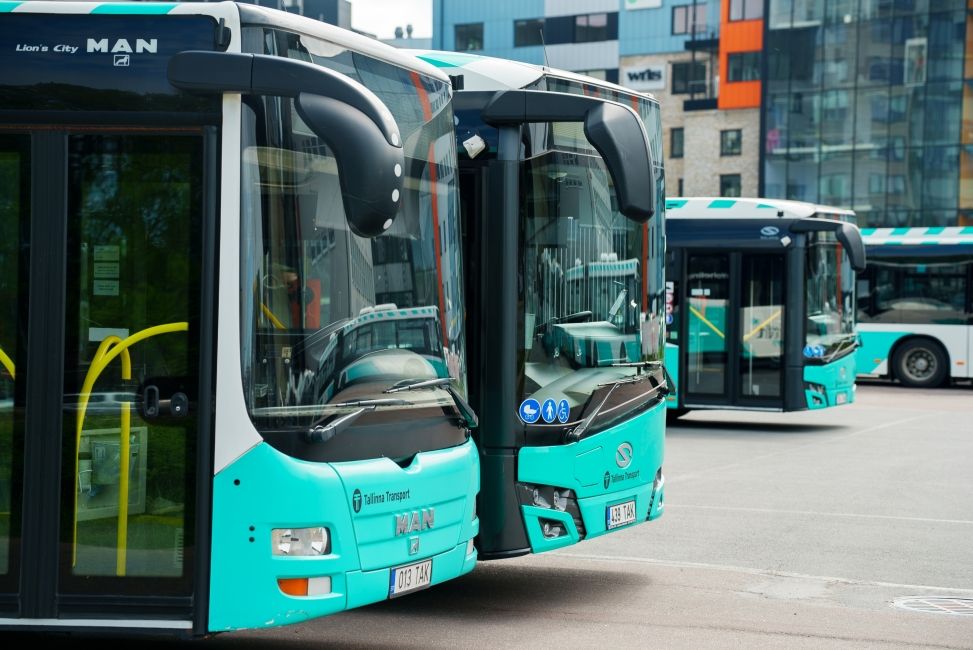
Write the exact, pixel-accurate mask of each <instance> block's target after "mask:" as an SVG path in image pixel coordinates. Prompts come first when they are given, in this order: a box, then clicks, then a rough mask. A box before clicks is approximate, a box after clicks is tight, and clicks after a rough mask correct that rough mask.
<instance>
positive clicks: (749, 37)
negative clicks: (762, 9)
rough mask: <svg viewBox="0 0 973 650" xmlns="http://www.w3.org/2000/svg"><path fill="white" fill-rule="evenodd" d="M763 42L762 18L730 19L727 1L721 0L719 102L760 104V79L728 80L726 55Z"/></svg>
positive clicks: (758, 46)
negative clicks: (732, 81) (730, 81)
mask: <svg viewBox="0 0 973 650" xmlns="http://www.w3.org/2000/svg"><path fill="white" fill-rule="evenodd" d="M763 46H764V21H763V20H733V21H731V20H730V3H729V1H728V0H723V6H722V8H721V11H720V96H719V100H718V104H717V105H718V106H719V108H721V109H725V108H759V107H760V82H759V81H737V82H734V83H729V82H727V78H728V75H727V73H728V72H729V56H730V54H732V53H734V52H760V51H762V50H763Z"/></svg>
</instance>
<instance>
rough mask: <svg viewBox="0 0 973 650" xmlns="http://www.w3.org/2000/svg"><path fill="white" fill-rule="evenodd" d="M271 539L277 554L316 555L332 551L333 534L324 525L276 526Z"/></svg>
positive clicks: (274, 551)
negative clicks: (302, 526) (311, 526)
mask: <svg viewBox="0 0 973 650" xmlns="http://www.w3.org/2000/svg"><path fill="white" fill-rule="evenodd" d="M270 540H271V552H272V553H273V554H274V555H275V556H288V557H316V556H319V555H327V554H328V553H330V552H331V535H329V534H328V529H327V528H325V527H324V526H316V527H314V528H274V529H273V530H272V531H271V534H270Z"/></svg>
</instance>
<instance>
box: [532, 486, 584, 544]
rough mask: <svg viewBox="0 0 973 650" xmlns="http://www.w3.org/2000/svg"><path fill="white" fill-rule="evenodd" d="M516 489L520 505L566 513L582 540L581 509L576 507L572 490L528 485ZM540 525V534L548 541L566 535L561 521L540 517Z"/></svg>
mask: <svg viewBox="0 0 973 650" xmlns="http://www.w3.org/2000/svg"><path fill="white" fill-rule="evenodd" d="M517 487H518V495H519V498H520V504H521V505H525V506H534V507H537V508H544V509H546V510H554V511H557V512H566V513H567V514H569V515H571V519H573V520H574V526H575V528H577V529H578V536H579V538H580V539H584V537H585V533H586V531H585V527H584V521H582V519H581V509H580V508H579V507H578V498H577V496H576V495H575V493H574V490H571V489H569V488H561V487H555V486H552V485H532V484H530V483H518V484H517ZM540 525H541V532H543V533H544V537H546V538H548V539H553V538H555V537H561V536H562V535H566V534H567V530H566V527H565V525H564V521H563V520H558V519H548V518H546V517H541V518H540Z"/></svg>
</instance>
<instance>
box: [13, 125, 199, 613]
mask: <svg viewBox="0 0 973 650" xmlns="http://www.w3.org/2000/svg"><path fill="white" fill-rule="evenodd" d="M216 140H217V136H216V132H215V130H211V129H208V128H207V129H204V128H193V127H185V128H182V127H179V128H165V127H158V128H156V126H155V125H140V126H137V127H130V128H121V127H120V128H117V129H115V128H104V127H90V128H88V127H84V126H80V125H78V126H67V125H43V126H29V127H11V128H6V127H3V126H2V125H0V349H2V351H3V354H2V355H0V360H2V364H0V625H29V624H30V621H31V620H36V619H45V625H59V624H60V625H65V626H68V627H71V626H78V625H84V626H86V627H91V626H93V625H94V626H97V625H105V626H108V627H114V626H117V625H121V623H120V622H119V621H124V623H125V624H128V625H129V626H132V625H133V624H134V626H135V627H146V628H176V629H179V628H185V629H187V631H188V628H189V627H190V626H191V625H192V616H193V612H194V610H193V608H192V602H193V592H194V587H195V582H194V574H195V572H194V570H193V568H194V566H195V565H194V558H195V557H196V553H197V552H200V547H201V546H202V548H203V549H205V541H206V537H205V536H203V535H201V532H200V530H199V527H200V526H198V525H197V516H198V515H204V516H205V517H208V516H209V512H208V506H207V507H201V506H200V505H199V502H200V501H199V500H198V496H199V495H200V494H203V493H205V494H207V495H208V484H207V483H204V482H200V481H198V480H197V476H200V475H201V476H204V477H205V476H207V475H208V473H211V470H209V471H208V472H207V470H206V469H205V468H206V467H207V466H209V467H211V463H208V462H206V460H205V457H206V455H207V454H208V453H209V445H208V444H207V443H206V442H205V441H206V440H208V436H209V431H210V424H209V423H210V421H211V417H212V416H211V413H210V412H209V410H208V409H207V408H206V407H205V406H204V405H205V404H208V403H209V402H210V401H211V399H210V397H209V390H208V389H207V386H208V385H209V382H203V383H201V382H200V377H201V367H204V366H205V364H206V359H207V358H208V357H209V355H208V354H206V353H201V347H203V346H202V345H201V342H202V341H203V340H204V338H203V337H201V328H206V329H207V330H208V328H209V326H210V325H209V323H210V317H209V316H205V314H210V312H211V310H210V309H203V305H212V296H210V295H208V294H207V295H202V288H203V286H204V283H203V275H204V268H205V265H204V263H203V260H204V259H207V257H208V256H206V255H205V254H204V252H205V251H204V246H203V244H202V242H203V239H204V230H205V231H207V232H208V231H209V229H210V228H212V227H213V220H214V218H215V209H214V208H213V207H210V208H207V205H212V206H215V201H213V200H212V198H213V194H212V190H211V189H208V188H207V183H212V182H214V181H215V172H214V171H213V165H212V164H211V163H207V160H215V155H216V147H215V143H216ZM211 179H212V180H211ZM209 236H210V235H206V237H209ZM210 273H211V271H207V272H206V275H208V274H210ZM201 364H203V365H202V366H201ZM203 374H206V375H207V376H208V370H207V371H206V373H203ZM201 485H202V487H201ZM206 502H208V498H207V500H206ZM201 521H202V519H201ZM203 554H204V555H206V553H203ZM203 600H205V599H203ZM52 621H54V622H53V623H52Z"/></svg>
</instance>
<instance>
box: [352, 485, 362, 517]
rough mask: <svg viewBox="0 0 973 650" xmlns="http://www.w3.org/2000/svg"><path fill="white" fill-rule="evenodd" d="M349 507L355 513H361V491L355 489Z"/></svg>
mask: <svg viewBox="0 0 973 650" xmlns="http://www.w3.org/2000/svg"><path fill="white" fill-rule="evenodd" d="M351 507H352V508H354V509H355V512H356V513H358V512H360V511H361V490H359V489H357V488H356V489H355V491H354V493H353V494H352V495H351Z"/></svg>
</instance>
